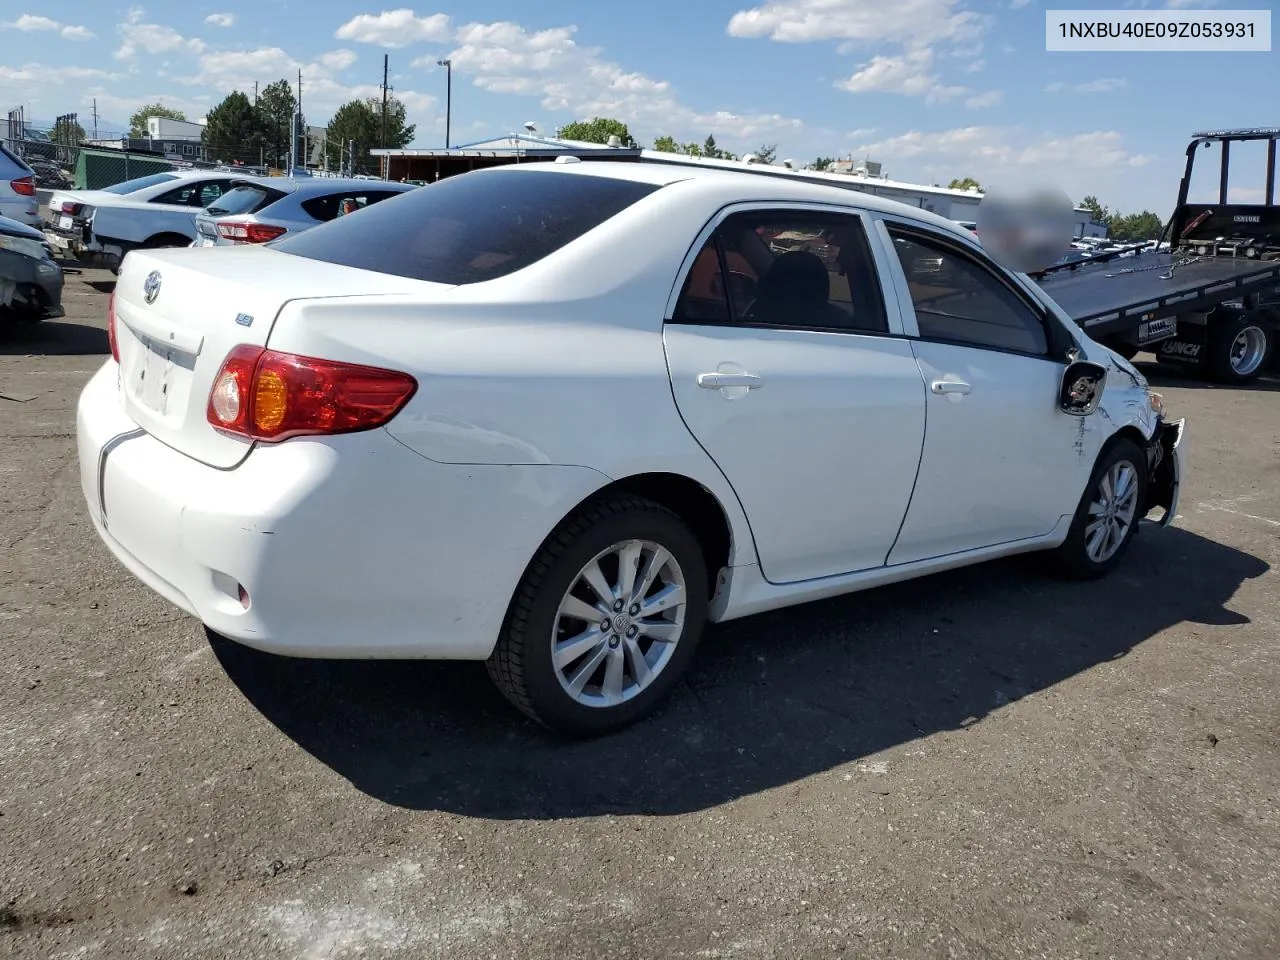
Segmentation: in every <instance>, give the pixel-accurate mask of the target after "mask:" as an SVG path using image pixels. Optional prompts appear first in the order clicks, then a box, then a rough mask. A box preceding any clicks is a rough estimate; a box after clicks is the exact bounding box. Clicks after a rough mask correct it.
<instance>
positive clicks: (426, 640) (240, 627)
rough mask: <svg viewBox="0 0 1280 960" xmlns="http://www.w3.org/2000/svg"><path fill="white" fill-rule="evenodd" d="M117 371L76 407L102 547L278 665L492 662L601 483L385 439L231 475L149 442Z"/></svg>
mask: <svg viewBox="0 0 1280 960" xmlns="http://www.w3.org/2000/svg"><path fill="white" fill-rule="evenodd" d="M117 370H118V367H117V365H116V364H115V363H114V361H110V360H108V361H107V362H106V363H105V364H104V366H103V368H102V369H101V370H100V371H99V372H98V373H97V374H96V375H95V376H94V377H93V379H92V380H90V382H89V384H88V386H86V387H85V389H84V391H83V393H82V394H81V397H80V401H79V405H78V409H77V442H78V450H79V457H80V471H81V484H82V487H83V491H84V496H85V500H86V504H87V507H88V510H89V513H90V516H91V517H92V519H93V522H94V525H95V526H96V528H97V530H98V533H99V535H100V537H101V538H102V540H103V542H104V543H105V544H106V545H107V547H108V548H109V549H110V550H111V552H112V553H113V554H115V556H116V557H117V558H118V559H119V560H120V562H121V563H123V564H124V565H125V566H126V567H127V568H128V569H129V570H130V571H131V572H132V573H133V574H134V575H135V576H136V577H138V579H140V580H141V581H142V582H143V583H145V584H146V585H147V586H149V587H151V589H153V590H154V591H155V592H156V593H159V594H160V595H161V596H163V597H165V598H166V599H168V600H169V601H170V602H171V603H173V604H175V605H176V606H178V607H180V608H181V609H183V610H185V611H186V612H187V613H189V614H191V615H192V616H195V617H197V618H199V619H200V620H201V621H202V622H203V623H204V624H205V625H206V626H208V627H209V628H210V629H211V630H213V631H214V632H216V633H219V634H221V635H223V636H225V637H228V638H230V639H232V640H236V641H239V642H241V643H243V644H245V645H247V646H251V647H255V648H257V649H260V650H265V651H268V652H271V653H278V654H283V655H287V656H299V657H334V658H425V659H432V658H438V659H484V658H486V657H487V656H488V655H489V653H490V652H491V651H492V648H493V645H494V642H495V641H496V639H497V636H498V633H499V631H500V629H501V625H502V621H503V619H504V618H505V616H506V612H507V606H508V604H509V602H510V598H511V596H512V593H513V591H514V589H515V587H516V584H517V582H518V581H519V579H520V577H521V575H522V574H523V572H524V568H525V566H526V565H527V564H528V562H529V559H530V558H531V557H532V556H533V554H534V552H535V551H536V550H537V548H538V546H539V544H540V543H541V541H542V539H543V538H544V537H545V536H546V533H547V532H548V531H549V530H550V529H551V526H552V525H554V523H555V522H556V521H557V520H558V519H559V518H560V516H562V515H563V512H567V510H568V509H569V508H571V507H572V505H573V504H576V503H577V502H578V501H579V500H581V499H582V498H583V497H584V496H586V495H587V494H589V493H590V492H591V491H592V490H593V489H595V488H596V487H598V486H599V484H600V482H602V477H601V475H600V474H598V473H596V472H595V471H592V470H588V469H586V468H582V467H555V466H529V467H496V466H479V467H470V466H453V465H444V464H438V463H435V462H434V461H431V460H427V459H426V458H424V457H422V456H420V455H419V454H417V453H414V452H413V451H411V450H409V449H408V448H407V447H405V446H404V445H403V444H401V443H399V442H398V441H397V440H395V438H393V437H392V436H391V435H390V434H388V433H387V432H386V431H384V430H373V431H367V432H364V433H355V434H347V435H344V436H337V437H330V438H325V439H323V440H320V439H314V440H313V439H306V438H299V439H295V440H290V441H287V442H285V443H282V444H278V445H265V444H260V445H259V446H258V447H257V449H255V450H254V451H253V452H252V453H251V454H250V455H249V456H248V457H247V458H246V459H245V460H244V462H243V463H242V464H241V465H240V466H239V467H237V468H236V469H234V470H219V469H215V468H213V467H209V466H206V465H205V464H202V463H200V462H198V461H196V460H193V459H191V458H190V457H187V456H186V455H184V454H182V453H179V452H177V451H176V450H174V449H172V448H170V447H168V446H166V445H165V444H163V443H161V442H160V441H159V440H156V439H155V438H153V437H151V436H149V435H148V434H146V433H145V432H143V431H142V430H140V429H139V428H137V426H136V424H134V422H133V421H132V420H131V419H130V418H129V416H128V415H127V414H126V413H125V411H124V410H123V408H122V407H121V405H120V402H119V399H118V396H119V395H118V390H117ZM557 511H560V512H557ZM550 517H554V519H548V518H550ZM241 587H243V588H244V591H245V592H246V593H247V597H248V600H247V603H245V602H242V600H241V598H240V588H241Z"/></svg>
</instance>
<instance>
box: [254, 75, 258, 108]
mask: <svg viewBox="0 0 1280 960" xmlns="http://www.w3.org/2000/svg"><path fill="white" fill-rule="evenodd" d="M253 105H254V106H255V107H256V106H257V105H258V81H257V80H255V81H253Z"/></svg>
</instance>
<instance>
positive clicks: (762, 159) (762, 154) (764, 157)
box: [756, 143, 778, 163]
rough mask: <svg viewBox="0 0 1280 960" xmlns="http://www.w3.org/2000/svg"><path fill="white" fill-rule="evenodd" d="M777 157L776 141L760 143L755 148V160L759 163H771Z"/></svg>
mask: <svg viewBox="0 0 1280 960" xmlns="http://www.w3.org/2000/svg"><path fill="white" fill-rule="evenodd" d="M777 157H778V145H777V144H776V143H766V144H762V145H761V146H760V147H758V148H757V149H756V160H757V161H758V162H759V163H773V161H774V160H776V159H777Z"/></svg>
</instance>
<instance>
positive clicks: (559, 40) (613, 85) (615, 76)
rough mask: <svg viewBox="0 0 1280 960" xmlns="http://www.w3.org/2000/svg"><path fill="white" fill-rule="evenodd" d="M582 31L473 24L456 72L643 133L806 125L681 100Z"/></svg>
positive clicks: (747, 136) (748, 133) (458, 37)
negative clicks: (581, 39)
mask: <svg viewBox="0 0 1280 960" xmlns="http://www.w3.org/2000/svg"><path fill="white" fill-rule="evenodd" d="M576 33H577V28H576V27H572V26H564V27H552V28H549V29H545V30H534V31H531V30H526V29H525V28H524V27H522V26H521V25H520V24H517V23H511V22H508V21H500V22H497V23H469V24H465V25H464V26H461V27H459V28H458V29H457V31H456V33H455V43H456V46H455V48H454V49H453V50H452V51H451V52H449V53H448V54H447V57H448V59H450V60H451V61H452V62H453V70H454V73H455V74H460V75H462V76H469V77H470V78H471V80H472V82H473V83H474V84H475V85H476V86H478V87H480V88H481V89H483V90H487V91H489V92H491V93H497V94H503V95H513V96H524V97H536V98H537V99H538V102H539V104H540V105H541V106H542V108H543V109H544V110H549V111H555V112H557V113H569V114H572V115H573V116H574V117H576V118H578V119H587V118H590V117H593V116H612V117H618V118H620V119H623V120H624V121H625V122H626V123H627V125H628V127H629V128H630V130H631V133H632V135H633V136H636V137H637V138H639V139H652V137H654V136H658V135H660V134H670V135H672V136H676V137H679V138H685V137H693V136H696V137H697V138H698V139H699V140H701V139H702V138H703V137H705V136H706V135H707V134H708V133H712V134H715V135H716V137H717V138H720V139H724V138H729V137H732V138H735V139H736V140H740V141H748V140H751V139H753V138H756V137H760V136H769V135H771V134H773V133H776V132H782V131H795V130H798V129H800V127H801V126H802V125H801V123H800V121H799V120H795V119H793V118H790V117H785V116H782V115H779V114H752V113H740V112H737V111H730V110H717V111H699V110H697V109H695V108H693V107H690V106H688V105H686V104H684V103H682V102H681V101H679V100H678V99H677V98H676V96H675V93H674V91H673V90H672V88H671V85H670V84H669V83H668V82H667V81H665V80H659V79H655V78H653V77H650V76H648V75H647V74H644V73H640V72H637V71H632V70H627V69H626V68H625V67H623V66H622V65H620V64H619V63H617V62H616V61H614V60H611V59H609V58H608V57H606V56H605V55H604V53H603V52H602V51H601V50H599V49H598V48H595V47H587V46H582V45H580V44H578V42H577V41H576V39H575V36H576ZM437 59H440V57H439V56H437V55H435V54H432V55H429V56H424V57H421V58H419V59H418V60H415V61H414V62H413V65H414V66H418V67H432V68H433V67H434V66H435V61H436V60H437Z"/></svg>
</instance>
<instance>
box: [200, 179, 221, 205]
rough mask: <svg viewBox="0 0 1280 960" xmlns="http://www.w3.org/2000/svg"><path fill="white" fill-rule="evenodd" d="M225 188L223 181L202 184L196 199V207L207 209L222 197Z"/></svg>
mask: <svg viewBox="0 0 1280 960" xmlns="http://www.w3.org/2000/svg"><path fill="white" fill-rule="evenodd" d="M225 186H226V184H225V183H223V182H222V181H221V180H214V181H212V182H210V183H202V184H200V189H199V191H198V192H197V195H196V199H195V202H196V205H197V206H201V207H207V206H208V205H209V204H211V203H213V201H215V200H217V199H218V198H219V197H220V196H222V190H223V187H225Z"/></svg>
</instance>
